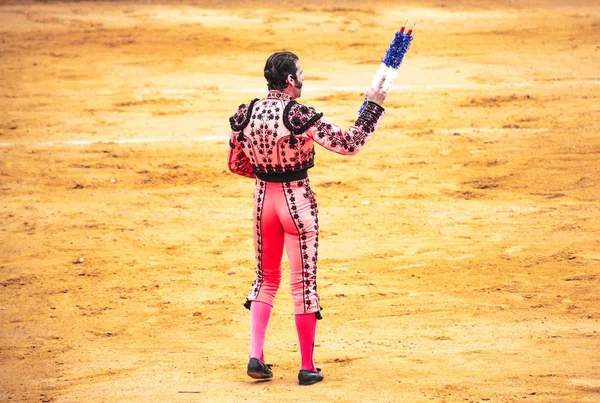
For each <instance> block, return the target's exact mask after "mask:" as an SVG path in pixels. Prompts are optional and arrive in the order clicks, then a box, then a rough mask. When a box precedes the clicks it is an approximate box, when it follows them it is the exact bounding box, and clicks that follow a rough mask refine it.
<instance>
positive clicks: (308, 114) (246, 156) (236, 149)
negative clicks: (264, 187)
mask: <svg viewBox="0 0 600 403" xmlns="http://www.w3.org/2000/svg"><path fill="white" fill-rule="evenodd" d="M383 114H384V109H383V108H382V107H381V106H379V105H377V104H376V103H373V102H369V103H368V104H367V106H366V107H365V109H364V110H363V112H362V113H361V114H360V115H359V116H358V119H356V122H355V123H354V125H353V126H350V128H349V129H348V130H347V131H346V130H343V129H341V128H340V127H338V126H336V125H334V124H333V123H331V122H330V121H329V120H328V119H327V118H325V117H323V114H322V113H317V112H316V111H315V110H314V109H313V108H310V107H308V106H304V105H302V104H299V103H297V102H296V101H294V100H292V97H291V96H290V95H288V94H286V93H283V92H281V91H269V94H268V96H267V98H265V99H261V100H259V99H255V100H253V101H252V102H250V103H249V104H242V105H240V107H239V109H238V111H237V113H236V114H235V115H233V116H232V117H231V118H229V123H230V124H231V138H230V140H229V146H230V149H229V169H230V170H231V172H233V173H236V174H238V175H242V176H246V177H249V178H255V177H256V173H258V174H265V175H267V174H273V173H282V172H296V171H301V170H305V169H308V168H312V167H313V166H314V156H315V151H314V142H317V143H319V144H320V145H321V146H323V147H325V148H326V149H328V150H331V151H334V152H336V153H339V154H345V155H352V154H356V153H358V152H359V151H360V150H361V149H362V148H363V147H364V146H365V145H366V144H367V142H368V141H369V140H370V139H371V137H372V136H373V132H374V131H375V129H376V128H377V125H378V124H379V122H380V121H381V119H382V117H383Z"/></svg>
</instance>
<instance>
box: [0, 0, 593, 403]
mask: <svg viewBox="0 0 600 403" xmlns="http://www.w3.org/2000/svg"><path fill="white" fill-rule="evenodd" d="M568 3H569V2H558V1H550V0H549V1H542V0H539V1H519V2H517V1H508V0H505V1H496V2H493V1H484V0H482V1H475V0H461V1H445V0H437V1H424V2H423V1H421V2H416V1H409V2H404V3H402V4H398V3H393V2H378V3H373V2H357V1H354V2H353V1H341V2H332V1H329V0H324V1H316V0H309V1H308V2H300V1H295V2H291V3H287V5H286V7H284V6H280V5H278V4H279V3H276V2H272V1H271V0H269V1H265V2H258V1H256V2H254V3H252V2H247V3H243V4H242V5H240V4H237V2H235V1H231V0H230V1H226V2H217V1H203V0H198V1H194V2H191V1H190V2H178V1H171V2H169V1H164V2H159V1H156V2H152V1H150V2H141V1H140V2H119V1H114V2H79V1H77V2H53V1H44V2H23V1H9V2H7V1H1V2H0V4H1V5H0V110H1V112H0V197H1V203H0V220H1V223H0V256H1V258H0V400H2V401H12V402H17V401H19V402H39V401H41V402H192V401H214V402H238V401H250V402H426V401H435V402H464V401H467V402H522V401H526V402H600V324H599V321H600V204H599V202H600V73H599V69H598V65H599V61H600V7H599V6H598V3H597V2H596V1H577V2H571V3H573V4H571V5H569V4H568ZM406 18H410V19H411V21H416V22H417V23H418V24H417V27H416V29H415V40H414V42H413V45H412V47H411V49H410V52H409V54H408V55H407V57H406V59H405V60H404V63H403V65H402V66H401V72H400V75H399V77H398V78H397V80H396V83H395V84H396V87H395V88H394V89H393V90H392V91H391V92H390V95H389V97H388V99H387V100H386V103H385V107H386V116H385V118H384V121H383V123H382V126H381V128H380V130H378V131H377V133H376V135H375V137H374V138H373V140H372V142H371V143H370V144H369V145H368V147H367V148H366V149H365V150H363V151H361V153H359V154H358V155H357V156H355V157H342V156H339V155H335V154H333V153H329V152H327V151H326V150H324V149H319V148H318V149H317V161H316V162H317V166H316V167H315V168H314V169H312V170H311V171H310V178H311V183H312V185H313V188H314V190H315V192H316V194H317V200H318V203H319V209H320V224H321V242H320V246H321V250H320V253H319V257H320V266H319V281H320V283H319V291H320V294H321V298H322V305H323V308H324V311H323V316H324V319H323V320H322V321H320V322H319V326H318V330H317V347H316V362H317V365H318V366H320V367H321V368H322V369H323V372H324V374H325V381H324V382H322V383H320V384H317V385H314V386H310V387H300V386H298V384H297V378H296V377H297V373H298V369H299V352H298V346H297V339H296V332H295V327H294V319H293V315H292V303H291V297H290V294H289V287H288V285H287V282H286V281H284V282H283V284H282V289H281V291H280V294H279V295H278V298H277V303H276V306H275V310H274V315H273V318H272V321H271V325H270V328H269V333H268V335H267V342H266V359H267V361H268V362H272V363H273V364H274V367H273V369H274V372H275V378H274V379H273V380H272V381H270V382H254V381H253V380H252V379H250V378H249V377H247V376H246V374H245V367H246V364H247V358H248V357H247V354H248V339H249V315H248V311H246V310H245V309H244V308H243V306H242V304H243V302H244V301H245V296H246V294H247V292H248V291H249V288H250V284H251V282H252V280H253V276H254V252H253V246H252V245H253V241H252V192H253V187H254V183H253V181H252V180H249V179H245V178H242V177H238V176H236V175H233V174H231V173H229V172H228V170H227V166H226V155H227V152H228V143H227V142H228V136H229V133H230V129H229V122H228V117H229V116H231V115H232V114H233V113H234V112H235V111H236V110H237V106H238V105H239V104H240V103H242V102H248V101H249V100H251V99H253V98H255V97H262V96H264V95H265V93H266V89H265V82H264V79H263V78H262V69H263V66H264V62H265V60H266V58H267V57H268V55H270V54H271V53H272V52H274V51H279V50H283V49H285V50H292V51H294V52H295V53H297V54H298V55H299V57H300V59H301V63H302V66H303V68H304V71H305V77H306V79H305V84H304V92H303V96H302V98H301V99H300V101H302V102H303V103H305V104H308V105H310V106H313V107H315V108H316V109H317V110H318V111H321V112H324V113H325V115H326V116H328V117H330V118H331V119H333V120H334V121H335V122H337V123H338V124H340V125H344V126H349V125H350V124H352V122H353V121H354V119H355V118H356V114H357V109H358V107H359V106H360V104H361V102H362V97H363V96H364V93H365V90H366V87H367V86H368V85H369V84H370V82H371V78H372V77H373V74H374V73H375V71H376V70H377V68H378V65H379V61H380V59H381V57H382V56H383V53H384V51H385V49H386V48H387V46H388V44H389V42H390V40H391V38H392V36H393V32H394V31H395V30H397V29H398V28H399V27H400V25H402V22H404V20H405V19H406ZM284 270H285V271H284V278H285V277H286V273H287V262H284Z"/></svg>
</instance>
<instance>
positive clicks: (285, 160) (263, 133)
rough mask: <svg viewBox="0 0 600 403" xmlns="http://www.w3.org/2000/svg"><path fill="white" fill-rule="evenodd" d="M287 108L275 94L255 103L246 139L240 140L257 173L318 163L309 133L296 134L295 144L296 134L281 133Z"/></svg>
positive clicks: (292, 170) (296, 168) (290, 169)
mask: <svg viewBox="0 0 600 403" xmlns="http://www.w3.org/2000/svg"><path fill="white" fill-rule="evenodd" d="M290 103H291V102H290ZM288 105H289V104H288ZM284 108H285V106H284V102H282V100H280V99H277V98H275V99H274V98H271V97H269V98H267V99H264V100H262V101H259V102H257V103H256V105H254V108H253V110H252V114H251V116H250V120H249V124H248V126H247V128H246V129H245V130H244V133H245V135H244V136H243V137H244V138H243V139H242V140H241V141H240V145H241V147H242V149H243V150H244V152H245V154H246V155H247V156H248V157H249V160H250V163H251V164H252V169H253V171H254V172H257V173H261V174H273V173H281V172H294V171H300V170H304V169H308V168H312V167H313V166H314V147H313V146H312V141H310V139H309V138H308V137H307V136H301V135H298V136H296V137H295V139H296V142H295V144H293V143H294V142H293V141H290V140H291V139H292V133H289V134H288V135H287V136H286V135H283V136H282V135H281V130H282V129H283V128H282V127H281V126H282V124H283V122H285V119H284V118H283V113H284ZM311 109H312V108H311ZM313 111H314V110H313ZM309 141H310V144H307V143H308V142H309Z"/></svg>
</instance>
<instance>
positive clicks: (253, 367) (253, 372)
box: [247, 358, 273, 379]
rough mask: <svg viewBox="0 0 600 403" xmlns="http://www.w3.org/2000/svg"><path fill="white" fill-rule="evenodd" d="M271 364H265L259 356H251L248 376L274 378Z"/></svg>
mask: <svg viewBox="0 0 600 403" xmlns="http://www.w3.org/2000/svg"><path fill="white" fill-rule="evenodd" d="M271 367H272V365H271V364H263V363H262V362H261V361H260V360H259V359H258V358H250V362H249V363H248V372H247V374H248V376H249V377H251V378H254V379H269V378H273V371H271Z"/></svg>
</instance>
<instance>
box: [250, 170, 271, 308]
mask: <svg viewBox="0 0 600 403" xmlns="http://www.w3.org/2000/svg"><path fill="white" fill-rule="evenodd" d="M257 185H258V186H257V187H256V189H255V191H254V231H255V233H254V238H255V240H256V245H257V246H256V279H255V280H254V282H253V283H252V290H251V291H250V294H249V295H248V299H249V300H255V299H256V298H257V297H258V293H259V292H260V288H261V287H262V285H263V283H264V272H263V267H262V228H261V215H262V209H263V205H264V202H265V197H266V195H267V187H266V186H265V182H263V181H257Z"/></svg>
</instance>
